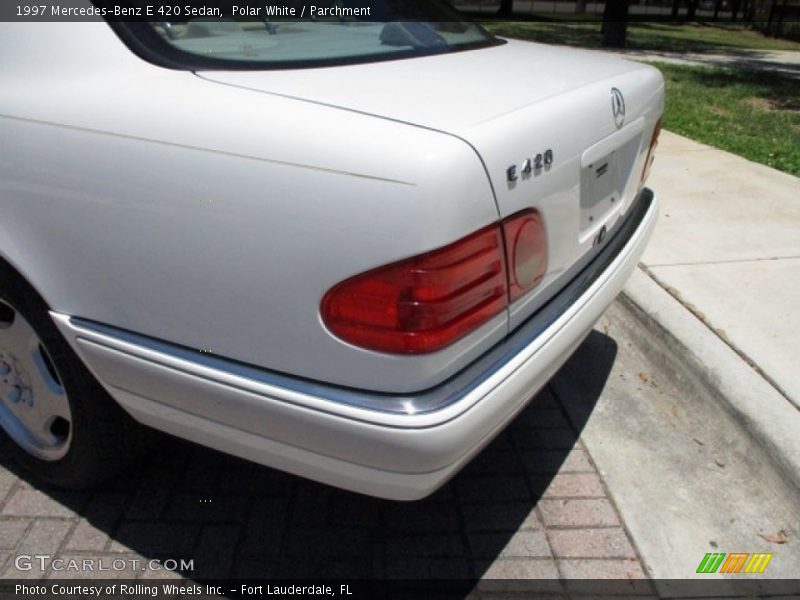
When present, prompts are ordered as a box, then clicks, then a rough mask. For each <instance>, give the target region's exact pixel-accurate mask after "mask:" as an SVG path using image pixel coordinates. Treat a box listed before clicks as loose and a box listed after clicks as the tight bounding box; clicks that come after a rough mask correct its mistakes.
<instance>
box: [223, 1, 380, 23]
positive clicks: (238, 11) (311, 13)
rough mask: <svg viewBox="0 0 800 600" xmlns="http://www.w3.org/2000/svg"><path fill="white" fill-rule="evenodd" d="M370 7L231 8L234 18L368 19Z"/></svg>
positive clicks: (311, 5)
mask: <svg viewBox="0 0 800 600" xmlns="http://www.w3.org/2000/svg"><path fill="white" fill-rule="evenodd" d="M371 10H372V7H369V6H365V7H352V8H348V7H344V6H338V5H334V6H316V5H315V4H309V5H308V6H306V5H303V6H301V7H300V8H299V9H298V8H297V7H296V6H284V5H280V4H267V5H264V6H238V5H236V4H234V5H233V7H232V14H233V16H234V17H258V18H262V19H263V18H267V17H298V18H301V19H302V18H303V17H306V16H308V17H314V18H317V17H369V16H371V13H370V11H371Z"/></svg>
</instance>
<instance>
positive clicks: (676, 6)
mask: <svg viewBox="0 0 800 600" xmlns="http://www.w3.org/2000/svg"><path fill="white" fill-rule="evenodd" d="M680 10H681V0H672V15H671V17H672V19H673V20H677V19H678V14H679V13H680Z"/></svg>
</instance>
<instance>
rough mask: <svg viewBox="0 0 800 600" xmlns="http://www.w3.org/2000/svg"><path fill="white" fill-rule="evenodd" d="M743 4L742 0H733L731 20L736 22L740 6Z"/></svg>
mask: <svg viewBox="0 0 800 600" xmlns="http://www.w3.org/2000/svg"><path fill="white" fill-rule="evenodd" d="M741 5H742V0H731V21H734V22H736V20H737V19H738V18H739V8H740V7H741Z"/></svg>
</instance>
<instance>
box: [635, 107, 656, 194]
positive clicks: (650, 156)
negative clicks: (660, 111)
mask: <svg viewBox="0 0 800 600" xmlns="http://www.w3.org/2000/svg"><path fill="white" fill-rule="evenodd" d="M659 135H661V119H659V120H658V122H657V123H656V128H655V129H654V130H653V137H652V138H650V148H649V149H648V150H647V158H645V161H644V168H643V169H642V179H641V180H640V181H639V187H642V186H643V185H644V183H645V181H647V178H648V177H649V176H650V167H652V166H653V161H654V160H655V158H656V148H657V147H658V136H659Z"/></svg>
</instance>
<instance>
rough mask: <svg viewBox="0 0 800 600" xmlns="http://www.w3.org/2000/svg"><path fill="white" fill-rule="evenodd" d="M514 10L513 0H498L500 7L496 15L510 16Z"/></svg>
mask: <svg viewBox="0 0 800 600" xmlns="http://www.w3.org/2000/svg"><path fill="white" fill-rule="evenodd" d="M513 12H514V0H500V8H498V9H497V15H498V16H500V17H510V16H511V15H512V14H513Z"/></svg>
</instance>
